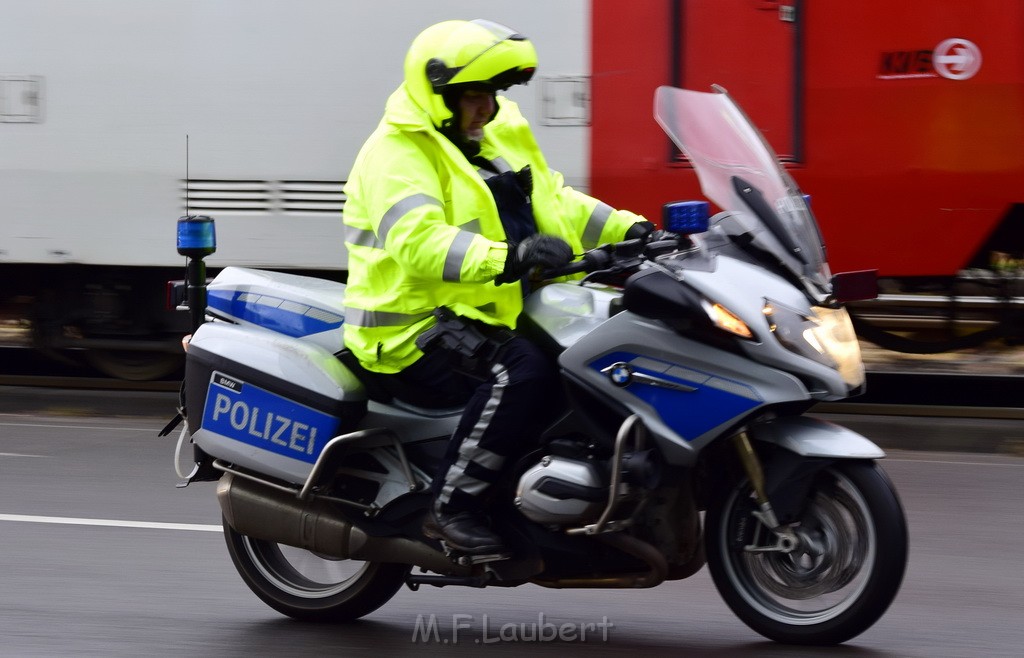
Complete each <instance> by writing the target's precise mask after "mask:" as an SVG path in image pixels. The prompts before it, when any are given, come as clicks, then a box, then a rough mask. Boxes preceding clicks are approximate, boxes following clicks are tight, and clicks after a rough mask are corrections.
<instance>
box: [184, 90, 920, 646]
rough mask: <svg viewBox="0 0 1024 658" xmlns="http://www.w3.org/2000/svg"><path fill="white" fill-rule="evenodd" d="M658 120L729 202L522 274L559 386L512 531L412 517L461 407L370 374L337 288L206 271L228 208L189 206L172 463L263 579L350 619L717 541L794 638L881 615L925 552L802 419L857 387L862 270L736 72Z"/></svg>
mask: <svg viewBox="0 0 1024 658" xmlns="http://www.w3.org/2000/svg"><path fill="white" fill-rule="evenodd" d="M655 117H656V120H657V121H658V123H659V124H660V125H661V126H662V127H663V128H664V130H665V131H666V133H667V134H668V136H669V137H670V138H671V139H672V140H673V142H674V143H675V144H676V145H677V146H678V148H679V149H680V150H681V152H682V153H683V154H685V156H686V158H687V159H688V160H689V162H690V163H691V164H692V166H693V168H694V170H695V172H696V174H697V176H698V177H699V179H700V182H701V186H702V190H703V191H704V193H705V195H706V197H707V198H708V199H709V200H710V201H711V202H713V203H714V204H715V206H716V212H715V214H714V215H713V216H712V217H710V218H709V217H708V215H709V211H708V208H709V204H708V203H707V202H706V201H700V202H681V203H673V204H668V205H666V206H665V211H664V213H665V214H664V218H663V219H664V226H665V229H666V230H661V231H656V232H655V233H654V234H653V238H648V239H645V240H643V241H627V242H622V243H618V244H611V245H603V246H601V247H599V248H597V249H595V250H592V251H590V252H588V253H586V254H584V255H583V256H582V258H580V259H579V260H578V261H575V262H574V263H572V264H570V265H569V266H568V267H567V268H565V269H563V270H562V271H558V272H548V273H546V274H545V278H547V279H549V280H551V281H550V282H549V283H547V285H543V286H541V287H539V288H537V289H536V290H535V291H534V292H532V293H531V295H530V296H529V297H528V299H527V302H526V309H525V312H524V315H523V317H522V320H521V323H520V327H519V328H518V329H519V331H520V332H522V333H523V334H525V335H527V336H529V337H530V338H532V339H533V340H535V341H536V342H537V343H538V344H539V345H542V346H543V347H544V348H545V349H548V350H550V351H551V353H552V354H553V355H556V356H557V361H558V364H559V367H560V372H561V377H562V381H563V382H564V387H563V388H564V405H563V409H562V413H561V415H560V416H559V417H558V418H557V419H556V420H555V421H553V422H552V423H551V424H550V425H549V426H548V427H547V428H546V429H545V430H544V431H543V432H542V433H541V434H540V436H536V437H524V441H528V442H529V446H530V449H529V452H528V453H527V454H526V456H525V457H523V458H522V459H520V460H519V461H518V463H517V464H516V467H515V468H514V469H512V472H511V473H510V474H509V475H508V477H507V479H506V480H505V481H504V482H502V483H500V484H499V485H496V487H495V488H496V489H497V493H496V495H495V497H494V500H493V503H492V505H491V509H490V513H491V518H492V520H493V525H494V528H495V529H496V530H497V531H498V532H499V533H500V534H501V535H502V536H503V537H504V538H505V539H506V543H507V545H508V546H509V548H510V552H509V554H506V555H495V556H469V555H459V554H458V553H455V552H452V551H450V550H446V547H445V546H443V545H442V544H440V543H438V542H437V541H435V540H431V539H428V538H426V537H424V536H423V535H422V533H421V530H420V528H421V523H422V519H423V516H424V514H425V512H426V510H427V509H428V506H429V504H430V500H431V496H430V493H429V484H430V482H431V478H432V476H433V474H434V472H435V470H436V468H437V465H438V463H439V461H440V458H441V455H442V454H443V452H444V450H445V446H446V444H447V441H448V438H449V437H450V435H451V434H452V431H453V430H454V428H455V426H456V423H457V422H458V419H459V414H460V411H461V410H460V409H449V410H430V409H420V408H415V407H412V406H409V405H406V404H402V403H401V402H399V401H396V400H393V399H390V398H388V397H387V396H386V395H385V394H383V393H382V392H380V391H379V390H377V389H376V388H375V387H374V386H373V384H372V382H370V381H364V380H365V379H366V378H365V377H363V378H362V379H361V378H360V374H361V373H360V369H359V367H358V364H357V363H355V362H354V361H353V359H352V357H351V354H348V353H347V352H346V351H345V350H344V348H343V343H342V325H343V323H344V315H345V312H344V305H343V300H344V296H345V286H344V285H343V284H339V283H334V282H330V281H325V280H320V279H316V278H310V277H302V276H296V275H289V274H283V273H276V272H270V271H261V270H256V269H248V268H238V267H227V268H225V269H224V270H222V271H221V273H220V274H218V275H217V276H216V277H215V278H213V279H212V280H211V281H210V282H209V283H208V284H207V281H206V278H205V268H204V266H203V260H202V259H203V257H204V256H205V255H207V254H209V253H212V251H213V249H214V248H215V240H214V239H213V235H214V231H213V220H211V219H210V218H208V217H194V216H190V217H185V218H182V219H181V220H179V235H178V244H179V251H180V252H181V253H183V254H185V255H187V256H189V257H190V260H189V263H188V268H189V271H188V284H187V303H188V308H189V309H190V310H191V312H192V317H193V323H194V325H195V330H194V332H193V334H192V335H191V336H190V338H188V339H186V341H184V343H185V346H186V352H187V359H186V372H185V380H184V382H183V385H182V393H181V399H180V406H179V409H178V411H179V417H178V418H177V419H176V420H177V421H180V420H182V419H184V420H185V424H184V429H182V431H181V434H180V438H179V440H178V449H177V452H176V468H177V469H178V472H179V475H181V476H182V478H183V480H184V482H183V483H182V485H181V486H186V485H188V484H189V483H190V482H196V481H213V480H216V482H217V498H218V500H219V503H220V506H221V508H222V511H223V523H224V535H225V538H226V541H227V547H228V551H229V553H230V555H231V559H232V560H233V562H234V564H235V566H236V567H237V569H238V572H239V574H240V575H241V577H242V579H243V580H244V581H245V582H246V584H247V585H248V586H249V587H250V588H251V589H252V591H253V592H254V593H255V594H256V595H257V596H258V597H259V598H260V599H262V600H263V601H264V602H266V603H267V604H268V605H270V606H271V607H272V608H274V609H276V610H278V611H280V612H281V613H283V614H285V615H288V616H291V617H294V618H297V619H303V620H335V621H344V620H352V619H356V618H358V617H361V616H363V615H366V614H368V613H370V612H372V611H373V610H375V609H376V608H378V607H379V606H381V605H383V604H384V603H385V602H386V601H388V600H389V599H390V598H391V597H392V596H393V595H394V594H395V593H396V592H397V591H398V590H399V589H400V588H401V587H402V586H408V587H410V588H411V589H413V590H416V589H418V588H420V587H421V586H424V585H430V586H438V587H441V586H448V587H454V586H469V587H484V586H488V587H516V586H519V585H525V584H531V583H532V584H534V585H539V586H542V587H551V588H575V587H588V588H648V587H655V586H657V585H659V584H661V583H663V582H665V581H668V580H678V579H683V578H686V577H688V576H691V575H693V574H694V573H696V572H698V571H699V570H700V569H702V568H703V567H704V565H705V564H706V565H707V567H708V568H709V570H710V573H711V576H712V577H713V580H714V583H715V585H716V587H717V589H718V591H719V592H720V593H721V596H722V597H723V598H724V600H725V601H726V603H727V604H728V605H729V607H730V608H731V609H732V610H733V612H734V613H735V614H736V615H737V616H738V617H739V618H740V619H741V620H743V622H745V623H746V624H747V625H749V626H750V627H751V628H752V629H754V630H755V631H757V632H758V633H760V634H762V635H764V636H766V637H768V638H771V639H773V640H776V641H779V642H784V643H794V644H835V643H840V642H844V641H846V640H848V639H850V638H852V637H854V636H856V635H858V634H859V633H862V632H863V631H864V630H866V629H867V628H869V627H870V626H871V625H872V624H873V623H874V622H875V621H877V620H878V619H879V618H880V617H881V615H882V614H883V613H884V611H885V610H886V609H887V608H888V606H889V605H890V603H891V602H892V601H893V599H894V597H895V596H896V594H897V591H898V590H899V587H900V583H901V581H902V578H903V574H904V570H905V566H906V560H907V528H906V522H905V518H904V514H903V510H902V507H901V504H900V502H899V499H898V496H897V494H896V492H895V490H894V488H893V486H892V484H891V483H890V481H889V479H888V478H887V477H886V475H885V473H884V472H883V471H882V469H881V468H880V467H879V465H878V463H877V460H879V459H881V458H882V457H884V453H883V451H882V450H880V449H879V448H878V447H877V446H876V445H875V444H873V443H872V442H871V441H869V440H868V439H866V438H864V437H862V436H860V435H858V434H856V433H854V432H852V431H850V430H848V429H845V428H843V427H841V426H838V425H835V424H831V423H829V422H825V421H823V420H818V419H815V418H813V417H809V416H805V415H804V413H805V412H807V411H808V410H809V409H810V408H811V407H812V406H813V405H814V404H815V403H817V402H819V401H829V400H839V399H842V398H846V397H849V396H852V395H856V394H858V393H859V392H861V391H862V390H863V388H864V381H865V377H864V369H863V365H862V362H861V358H860V351H859V347H858V343H857V339H856V336H855V334H854V331H853V329H852V327H851V323H850V319H849V317H848V315H847V313H846V310H845V309H844V308H843V306H842V302H843V301H844V300H845V301H849V300H850V299H851V298H855V297H856V295H857V293H858V292H859V291H858V288H863V287H864V286H862V285H858V284H859V283H863V277H858V276H856V275H854V276H846V277H844V276H843V275H838V276H835V277H833V276H832V275H831V274H830V272H829V269H828V266H827V263H826V260H825V252H824V247H823V242H822V238H821V236H820V233H819V231H818V228H817V225H816V223H815V220H814V218H813V215H812V213H811V211H810V207H809V202H808V199H807V198H806V197H804V196H803V195H802V194H801V192H800V191H799V189H798V188H797V186H796V184H795V183H794V181H793V180H792V179H791V178H790V176H789V175H788V174H787V173H786V172H785V170H784V169H783V168H782V167H780V166H779V164H778V161H777V159H776V157H775V156H774V154H773V153H772V151H771V150H770V148H769V147H768V146H767V144H766V143H765V141H764V140H763V138H762V137H761V135H760V133H759V132H758V131H757V130H756V128H754V126H753V125H752V124H751V122H750V121H749V120H748V119H747V117H746V116H745V115H744V113H743V112H742V110H741V109H740V108H739V107H738V106H737V105H736V104H735V103H734V102H733V101H732V99H731V98H730V97H729V96H728V94H726V93H725V91H724V90H722V89H720V88H715V89H714V91H713V92H711V93H701V92H694V91H684V90H680V89H674V88H669V87H662V88H660V89H659V90H658V91H657V94H656V97H655ZM871 282H873V279H872V280H871ZM868 287H870V286H868ZM182 296H183V297H184V296H185V295H184V293H183V295H182ZM172 428H173V424H172V425H170V426H169V427H168V429H167V430H165V433H167V432H169V431H170V430H171V429H172ZM187 445H191V449H192V454H193V456H194V458H193V459H192V460H191V461H193V462H194V465H192V466H191V470H190V472H187V473H186V472H185V470H186V469H184V468H182V465H181V464H182V460H183V457H182V455H181V452H182V450H183V448H184V446H187Z"/></svg>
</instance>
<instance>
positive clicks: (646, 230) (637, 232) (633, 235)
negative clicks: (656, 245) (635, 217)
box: [626, 220, 654, 240]
mask: <svg viewBox="0 0 1024 658" xmlns="http://www.w3.org/2000/svg"><path fill="white" fill-rule="evenodd" d="M653 230H654V224H652V223H651V222H648V221H647V220H644V221H642V222H637V223H636V224H633V225H632V226H630V227H629V229H627V230H626V239H627V240H643V239H644V238H646V237H647V236H648V235H650V234H651V231H653Z"/></svg>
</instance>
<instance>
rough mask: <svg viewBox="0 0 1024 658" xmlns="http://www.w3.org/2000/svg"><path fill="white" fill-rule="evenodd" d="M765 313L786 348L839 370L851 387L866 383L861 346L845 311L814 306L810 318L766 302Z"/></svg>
mask: <svg viewBox="0 0 1024 658" xmlns="http://www.w3.org/2000/svg"><path fill="white" fill-rule="evenodd" d="M764 314H765V317H767V318H768V325H769V328H771V330H772V333H773V334H774V335H775V337H776V338H778V340H779V342H780V343H782V345H783V346H784V347H785V348H786V349H788V350H789V351H791V352H794V353H796V354H799V355H801V356H805V357H807V358H809V359H813V360H814V361H817V362H818V363H821V364H823V365H826V366H829V367H830V368H834V369H836V370H837V371H839V374H840V376H841V377H842V378H843V381H844V382H846V384H847V386H849V387H850V388H857V387H859V386H860V385H861V384H863V383H864V363H863V361H861V356H860V343H858V342H857V333H856V332H855V331H854V330H853V323H852V322H851V321H850V315H849V313H847V312H846V309H845V308H834V309H833V308H825V307H822V306H814V307H812V308H811V315H807V314H805V313H801V312H799V311H795V310H793V309H791V308H788V307H786V306H783V305H781V304H778V303H776V302H772V301H766V302H765V305H764Z"/></svg>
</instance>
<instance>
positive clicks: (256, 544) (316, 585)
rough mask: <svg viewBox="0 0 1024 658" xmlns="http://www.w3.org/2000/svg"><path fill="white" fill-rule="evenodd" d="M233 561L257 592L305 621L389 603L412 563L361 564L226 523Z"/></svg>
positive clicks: (352, 614) (335, 618) (338, 617)
mask: <svg viewBox="0 0 1024 658" xmlns="http://www.w3.org/2000/svg"><path fill="white" fill-rule="evenodd" d="M224 538H225V540H226V541H227V545H228V553H229V554H230V555H231V561H232V562H233V563H234V564H235V568H236V569H238V573H239V574H240V575H241V576H242V580H244V581H245V584H246V585H248V586H249V589H251V590H252V591H253V592H254V593H255V594H256V596H258V597H259V598H260V599H262V600H263V602H264V603H266V604H267V605H269V606H270V607H271V608H273V609H274V610H277V611H278V612H280V613H282V614H284V615H288V616H289V617H292V618H294V619H299V620H302V621H316V622H341V621H351V620H353V619H358V618H360V617H362V616H364V615H367V614H369V613H371V612H373V611H374V610H376V609H377V608H379V607H380V606H382V605H384V604H385V603H387V602H388V601H389V600H390V599H391V597H392V596H394V595H395V594H396V593H397V592H398V590H399V589H400V588H401V587H402V585H403V584H404V583H405V579H406V576H407V575H408V573H409V567H408V565H404V564H392V563H381V562H360V561H358V560H343V559H337V558H332V557H329V556H322V555H318V554H316V553H312V552H310V551H307V550H305V549H301V548H295V547H293V546H286V545H284V544H278V543H276V542H272V541H265V540H262V539H254V538H252V537H249V536H247V535H243V534H241V533H239V532H236V531H235V530H234V529H233V528H232V527H231V526H230V525H228V523H227V522H226V521H225V522H224Z"/></svg>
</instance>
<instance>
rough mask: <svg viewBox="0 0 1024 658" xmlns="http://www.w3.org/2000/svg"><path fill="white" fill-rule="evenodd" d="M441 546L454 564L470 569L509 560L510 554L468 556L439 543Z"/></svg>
mask: <svg viewBox="0 0 1024 658" xmlns="http://www.w3.org/2000/svg"><path fill="white" fill-rule="evenodd" d="M441 545H442V546H444V554H445V555H446V556H448V559H449V560H451V561H452V562H454V563H455V564H458V565H461V566H464V567H470V566H473V565H475V564H486V563H487V562H500V561H501V560H508V559H511V557H512V554H511V553H487V554H484V555H469V554H467V553H464V552H462V551H459V550H458V549H453V548H452V547H450V546H448V544H446V543H445V542H444V540H442V541H441Z"/></svg>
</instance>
